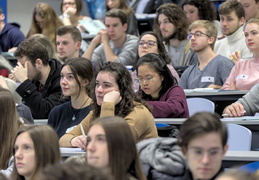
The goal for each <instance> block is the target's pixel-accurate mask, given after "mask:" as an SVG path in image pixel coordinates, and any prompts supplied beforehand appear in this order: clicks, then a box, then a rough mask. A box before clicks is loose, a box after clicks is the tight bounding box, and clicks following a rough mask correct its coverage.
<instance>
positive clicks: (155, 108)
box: [136, 53, 189, 118]
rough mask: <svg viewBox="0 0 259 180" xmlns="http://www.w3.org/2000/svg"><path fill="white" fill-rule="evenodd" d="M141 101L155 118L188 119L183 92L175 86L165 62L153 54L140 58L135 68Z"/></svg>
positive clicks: (174, 80)
mask: <svg viewBox="0 0 259 180" xmlns="http://www.w3.org/2000/svg"><path fill="white" fill-rule="evenodd" d="M136 70H137V76H138V80H139V83H140V87H141V90H140V91H139V92H138V93H139V94H140V95H141V96H142V99H143V100H146V101H147V103H148V104H149V105H151V107H152V114H153V116H154V117H155V118H173V117H181V118H183V117H188V116H189V112H188V107H187V102H186V97H185V94H184V91H183V89H182V88H181V87H179V86H177V85H176V84H177V82H176V79H175V78H174V77H173V76H172V74H171V72H170V71H169V69H168V67H167V65H166V63H165V61H164V60H163V59H162V58H161V56H159V55H158V54H155V53H149V54H146V55H144V56H142V57H141V58H140V59H139V60H138V63H137V66H136Z"/></svg>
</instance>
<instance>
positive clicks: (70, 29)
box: [57, 25, 82, 42]
mask: <svg viewBox="0 0 259 180" xmlns="http://www.w3.org/2000/svg"><path fill="white" fill-rule="evenodd" d="M65 34H71V36H72V39H73V41H74V42H81V41H82V35H81V33H80V31H79V30H78V28H77V27H76V26H73V25H67V26H61V27H59V28H58V29H57V36H63V35H65Z"/></svg>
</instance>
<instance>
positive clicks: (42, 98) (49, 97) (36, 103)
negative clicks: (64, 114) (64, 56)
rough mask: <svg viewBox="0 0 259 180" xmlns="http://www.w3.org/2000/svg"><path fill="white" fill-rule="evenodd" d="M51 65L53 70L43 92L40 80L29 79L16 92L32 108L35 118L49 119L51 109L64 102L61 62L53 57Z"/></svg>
mask: <svg viewBox="0 0 259 180" xmlns="http://www.w3.org/2000/svg"><path fill="white" fill-rule="evenodd" d="M49 65H50V68H51V70H50V73H49V76H48V79H47V81H46V84H45V86H44V88H43V90H42V92H39V86H40V82H39V81H31V80H29V79H27V80H26V81H24V82H23V83H22V84H20V85H19V86H18V88H17V89H16V92H17V93H18V94H19V95H20V96H21V97H22V98H23V101H24V102H25V104H26V105H27V106H28V107H29V108H30V109H31V112H32V116H33V118H34V119H47V118H48V115H49V112H50V111H51V109H52V108H53V107H54V106H56V105H59V104H62V103H63V102H64V101H62V100H61V94H62V91H61V88H60V84H59V82H60V71H61V64H60V62H58V61H57V60H55V59H51V60H50V61H49Z"/></svg>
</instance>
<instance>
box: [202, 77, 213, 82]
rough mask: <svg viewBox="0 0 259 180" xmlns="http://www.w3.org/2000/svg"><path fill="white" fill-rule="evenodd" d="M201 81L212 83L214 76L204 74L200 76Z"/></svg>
mask: <svg viewBox="0 0 259 180" xmlns="http://www.w3.org/2000/svg"><path fill="white" fill-rule="evenodd" d="M201 82H211V83H214V77H212V76H206V77H202V78H201Z"/></svg>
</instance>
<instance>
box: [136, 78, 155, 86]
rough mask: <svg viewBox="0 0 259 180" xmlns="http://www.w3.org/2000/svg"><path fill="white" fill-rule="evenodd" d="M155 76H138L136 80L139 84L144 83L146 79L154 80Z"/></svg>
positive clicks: (147, 80) (149, 81) (148, 81)
mask: <svg viewBox="0 0 259 180" xmlns="http://www.w3.org/2000/svg"><path fill="white" fill-rule="evenodd" d="M153 79H154V77H152V76H150V77H146V78H138V79H136V81H138V83H139V84H141V83H144V81H146V82H147V83H151V82H153Z"/></svg>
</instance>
